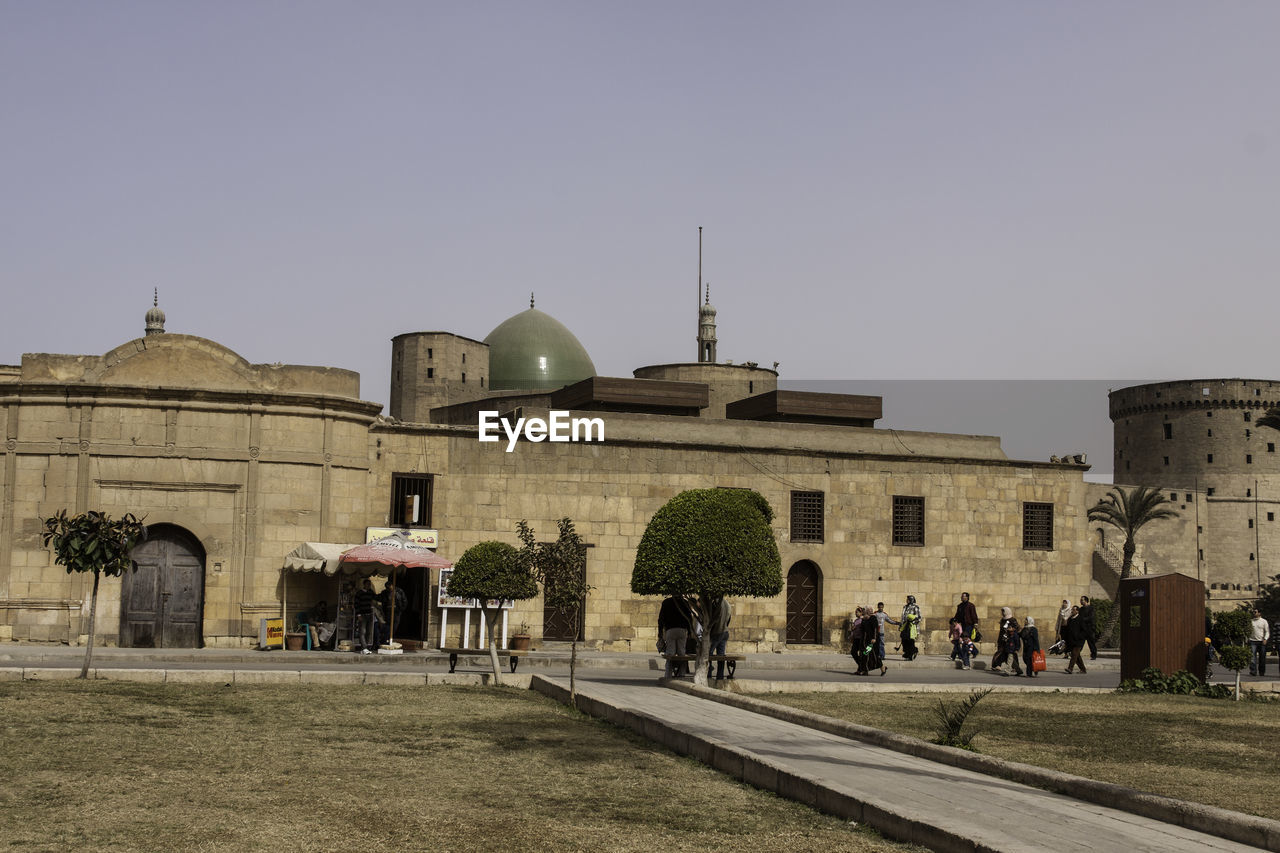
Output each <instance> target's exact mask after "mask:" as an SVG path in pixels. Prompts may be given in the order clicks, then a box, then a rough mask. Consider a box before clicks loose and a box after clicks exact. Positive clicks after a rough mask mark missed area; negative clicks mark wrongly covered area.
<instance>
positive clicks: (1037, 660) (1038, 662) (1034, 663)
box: [1031, 649, 1045, 672]
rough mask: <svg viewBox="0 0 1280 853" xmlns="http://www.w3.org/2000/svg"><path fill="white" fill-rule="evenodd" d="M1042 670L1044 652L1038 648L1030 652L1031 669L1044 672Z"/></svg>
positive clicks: (1043, 668) (1043, 666) (1043, 667)
mask: <svg viewBox="0 0 1280 853" xmlns="http://www.w3.org/2000/svg"><path fill="white" fill-rule="evenodd" d="M1044 670H1045V662H1044V652H1042V651H1040V650H1039V649H1036V650H1035V651H1034V652H1032V653H1031V671H1032V672H1044Z"/></svg>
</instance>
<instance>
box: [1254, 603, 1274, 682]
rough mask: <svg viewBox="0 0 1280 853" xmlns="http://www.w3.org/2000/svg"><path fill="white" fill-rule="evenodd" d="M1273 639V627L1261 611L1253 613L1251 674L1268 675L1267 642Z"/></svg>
mask: <svg viewBox="0 0 1280 853" xmlns="http://www.w3.org/2000/svg"><path fill="white" fill-rule="evenodd" d="M1270 639H1271V626H1270V625H1269V624H1267V620H1266V619H1263V618H1262V613H1261V611H1258V610H1255V611H1253V619H1252V620H1251V621H1250V622H1249V651H1250V652H1252V654H1251V655H1249V674H1250V675H1266V674H1267V641H1269V640H1270Z"/></svg>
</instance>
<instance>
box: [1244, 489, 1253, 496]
mask: <svg viewBox="0 0 1280 853" xmlns="http://www.w3.org/2000/svg"><path fill="white" fill-rule="evenodd" d="M1244 496H1245V497H1246V498H1251V497H1253V489H1245V490H1244Z"/></svg>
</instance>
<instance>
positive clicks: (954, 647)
mask: <svg viewBox="0 0 1280 853" xmlns="http://www.w3.org/2000/svg"><path fill="white" fill-rule="evenodd" d="M950 637H951V659H952V660H959V661H960V664H961V666H960V668H961V669H968V668H969V643H971V642H972V639H971V638H970V637H969V635H968V634H966V633H965V630H964V625H962V624H960V621H959V620H958V619H952V620H951V632H950Z"/></svg>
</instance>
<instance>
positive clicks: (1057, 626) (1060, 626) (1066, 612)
mask: <svg viewBox="0 0 1280 853" xmlns="http://www.w3.org/2000/svg"><path fill="white" fill-rule="evenodd" d="M1070 618H1071V602H1070V601H1068V600H1067V599H1065V598H1064V599H1062V608H1061V609H1060V610H1059V611H1058V621H1057V622H1055V623H1054V625H1053V640H1054V645H1055V646H1056V645H1057V644H1058V643H1062V655H1063V657H1066V656H1067V655H1070V654H1071V651H1070V650H1069V649H1068V648H1067V638H1066V635H1065V634H1064V633H1063V631H1065V630H1066V627H1067V620H1068V619H1070Z"/></svg>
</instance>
